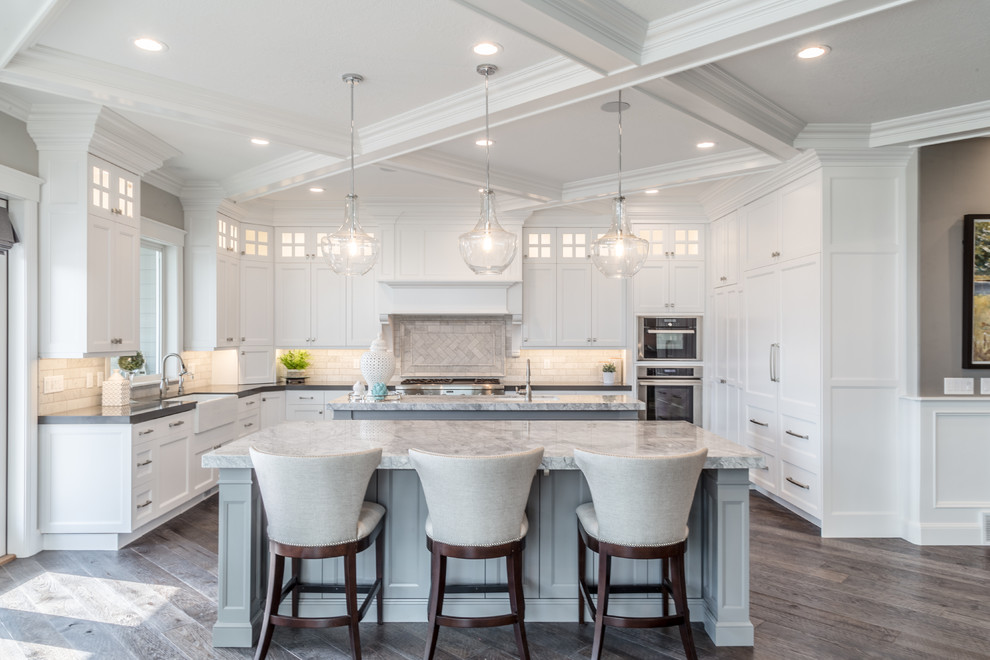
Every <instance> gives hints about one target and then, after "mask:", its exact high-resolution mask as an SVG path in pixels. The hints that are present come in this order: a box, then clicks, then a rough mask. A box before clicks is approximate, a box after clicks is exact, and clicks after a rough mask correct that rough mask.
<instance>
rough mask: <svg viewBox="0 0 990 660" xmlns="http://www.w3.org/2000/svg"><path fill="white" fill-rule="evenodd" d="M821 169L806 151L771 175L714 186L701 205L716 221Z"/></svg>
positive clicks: (811, 153)
mask: <svg viewBox="0 0 990 660" xmlns="http://www.w3.org/2000/svg"><path fill="white" fill-rule="evenodd" d="M818 169H821V162H820V161H819V159H818V154H817V153H816V152H814V151H806V152H803V153H802V154H800V155H799V156H796V157H794V158H792V159H791V160H789V161H787V162H786V163H782V164H780V165H779V166H778V167H777V168H776V169H774V170H772V171H770V172H762V173H758V175H757V176H752V177H745V178H743V179H738V180H734V181H729V182H726V183H725V184H724V185H721V186H715V187H713V188H712V189H711V190H709V191H707V192H706V193H704V194H703V195H700V196H699V201H700V202H701V205H702V206H703V207H704V209H705V213H706V214H707V215H708V217H709V218H711V219H713V220H716V219H718V218H720V217H722V216H723V215H725V214H727V213H731V212H732V211H735V210H736V209H738V208H740V207H742V206H745V205H746V204H749V203H750V202H752V201H754V200H756V199H759V198H760V197H762V196H763V195H767V194H769V193H771V192H773V191H774V190H777V189H778V188H780V187H782V186H784V185H785V184H787V183H789V182H791V181H794V180H795V179H799V178H801V177H802V176H804V175H805V174H809V173H811V172H814V171H815V170H818Z"/></svg>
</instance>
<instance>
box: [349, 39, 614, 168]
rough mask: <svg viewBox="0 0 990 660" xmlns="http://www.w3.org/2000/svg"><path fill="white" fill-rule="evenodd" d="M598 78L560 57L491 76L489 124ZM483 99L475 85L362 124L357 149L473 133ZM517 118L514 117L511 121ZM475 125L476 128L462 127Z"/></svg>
mask: <svg viewBox="0 0 990 660" xmlns="http://www.w3.org/2000/svg"><path fill="white" fill-rule="evenodd" d="M600 79H601V76H600V75H599V74H596V73H594V72H591V71H588V69H587V68H585V67H583V66H581V65H579V64H575V63H574V62H571V61H569V60H567V59H566V58H563V57H556V58H553V59H550V60H546V61H544V62H540V63H539V64H537V65H534V66H532V67H529V68H526V69H523V70H522V71H519V72H518V73H512V74H509V75H506V76H502V77H495V78H493V79H492V80H491V81H490V83H489V88H490V97H491V103H490V105H491V112H490V114H491V115H492V117H491V119H492V120H493V121H492V126H498V125H499V124H500V123H504V122H499V121H498V117H497V116H496V115H497V114H498V112H499V111H501V110H506V109H508V108H512V107H514V106H516V105H520V104H523V103H526V102H528V101H532V100H537V99H540V98H542V97H544V96H546V95H547V94H553V93H556V92H559V91H565V90H568V89H571V88H573V87H576V86H579V85H582V84H584V83H587V82H593V81H596V80H600ZM484 99H485V93H484V91H483V88H482V87H480V86H476V87H473V88H471V89H468V90H465V91H463V92H459V93H457V94H453V95H450V96H447V97H445V98H442V99H439V100H437V101H434V102H433V103H428V104H426V105H423V106H420V107H418V108H414V109H412V110H409V111H408V112H403V113H401V114H398V115H395V116H393V117H390V118H389V119H387V120H385V121H382V122H378V123H377V124H372V125H370V126H366V127H365V128H364V129H362V131H361V147H362V149H361V151H362V153H368V152H372V151H377V150H379V149H386V148H388V147H391V146H393V145H396V144H401V143H404V142H407V141H409V140H413V139H416V138H421V137H423V136H426V135H432V134H435V133H438V132H441V131H445V130H450V129H453V128H455V127H459V128H456V129H455V130H456V131H457V134H456V135H446V136H444V138H443V140H447V139H451V138H452V137H457V136H458V135H468V134H470V133H473V132H475V131H478V130H480V128H481V126H482V125H481V124H480V120H481V119H483V118H484V116H485V113H484V107H485V103H484ZM520 118H521V117H518V116H516V117H513V118H512V121H514V120H516V119H520ZM476 121H478V122H479V125H478V126H473V125H472V126H461V125H462V124H466V123H469V122H476ZM438 141H442V140H438ZM422 146H430V145H422Z"/></svg>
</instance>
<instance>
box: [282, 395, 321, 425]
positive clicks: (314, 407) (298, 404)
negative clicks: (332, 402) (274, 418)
mask: <svg viewBox="0 0 990 660" xmlns="http://www.w3.org/2000/svg"><path fill="white" fill-rule="evenodd" d="M332 395H333V393H332V392H324V391H323V390H287V391H286V392H285V420H286V421H288V422H304V421H315V422H322V421H324V420H329V416H328V415H327V414H326V411H325V406H326V401H327V397H328V396H329V397H330V398H332Z"/></svg>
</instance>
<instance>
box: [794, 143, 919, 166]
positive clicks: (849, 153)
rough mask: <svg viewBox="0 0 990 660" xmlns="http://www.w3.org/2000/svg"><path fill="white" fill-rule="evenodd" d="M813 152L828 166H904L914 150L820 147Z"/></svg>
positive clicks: (907, 148) (906, 148) (903, 148)
mask: <svg viewBox="0 0 990 660" xmlns="http://www.w3.org/2000/svg"><path fill="white" fill-rule="evenodd" d="M814 153H815V154H816V156H817V158H818V162H819V163H821V164H822V165H823V166H829V167H904V166H905V165H907V164H908V162H909V161H910V160H911V157H912V156H914V154H915V153H916V150H915V149H914V148H912V147H875V148H868V149H862V148H860V149H820V150H816V151H815V152H814Z"/></svg>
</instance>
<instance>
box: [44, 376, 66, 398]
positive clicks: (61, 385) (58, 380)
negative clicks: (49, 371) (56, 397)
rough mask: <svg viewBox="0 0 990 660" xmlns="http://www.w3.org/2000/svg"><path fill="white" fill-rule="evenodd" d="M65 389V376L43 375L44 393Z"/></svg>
mask: <svg viewBox="0 0 990 660" xmlns="http://www.w3.org/2000/svg"><path fill="white" fill-rule="evenodd" d="M64 389H65V378H64V377H63V376H45V394H53V393H55V392H61V391H63V390H64Z"/></svg>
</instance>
